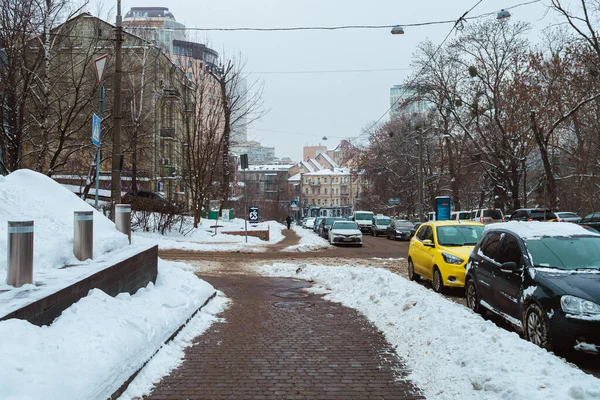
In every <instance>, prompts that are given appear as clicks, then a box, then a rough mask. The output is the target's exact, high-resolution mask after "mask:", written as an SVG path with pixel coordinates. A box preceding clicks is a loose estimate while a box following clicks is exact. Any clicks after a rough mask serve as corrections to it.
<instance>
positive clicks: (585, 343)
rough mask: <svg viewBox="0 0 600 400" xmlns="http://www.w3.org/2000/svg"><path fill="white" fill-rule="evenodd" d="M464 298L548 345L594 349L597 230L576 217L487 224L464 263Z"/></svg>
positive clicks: (599, 331) (598, 332) (599, 338)
mask: <svg viewBox="0 0 600 400" xmlns="http://www.w3.org/2000/svg"><path fill="white" fill-rule="evenodd" d="M466 279H467V282H466V289H465V293H466V298H467V305H468V306H469V307H470V308H471V309H472V310H473V311H475V312H478V313H484V311H485V310H489V311H491V312H493V313H495V314H498V315H499V316H500V317H501V318H504V319H505V320H506V321H508V322H509V323H510V324H512V325H514V326H515V328H517V329H518V330H520V331H522V332H523V333H524V336H525V337H526V338H527V339H528V340H529V341H531V342H533V343H535V344H537V345H538V346H540V347H543V348H545V349H548V350H560V349H567V348H575V349H576V350H582V351H588V352H596V353H598V352H600V234H596V233H592V232H590V231H587V230H586V229H585V228H583V227H581V226H579V225H576V224H544V223H541V222H535V221H534V222H527V223H523V222H508V223H506V224H499V225H494V226H493V227H490V228H489V229H486V231H485V232H484V234H483V236H482V237H481V240H480V241H479V243H478V244H477V246H476V247H475V249H474V250H473V252H472V253H471V257H470V258H469V262H468V264H467V278H466Z"/></svg>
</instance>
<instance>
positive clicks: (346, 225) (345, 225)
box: [333, 221, 358, 229]
mask: <svg viewBox="0 0 600 400" xmlns="http://www.w3.org/2000/svg"><path fill="white" fill-rule="evenodd" d="M333 229H358V226H357V225H356V223H355V222H345V221H344V222H336V223H335V224H334V225H333Z"/></svg>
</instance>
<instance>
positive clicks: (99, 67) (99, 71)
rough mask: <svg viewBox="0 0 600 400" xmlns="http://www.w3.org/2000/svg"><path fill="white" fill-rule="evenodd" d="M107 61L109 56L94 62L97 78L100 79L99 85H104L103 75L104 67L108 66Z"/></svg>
mask: <svg viewBox="0 0 600 400" xmlns="http://www.w3.org/2000/svg"><path fill="white" fill-rule="evenodd" d="M107 60H108V54H106V55H103V56H102V57H100V58H98V59H96V60H94V65H95V66H96V76H97V77H98V83H102V74H104V67H105V66H106V61H107Z"/></svg>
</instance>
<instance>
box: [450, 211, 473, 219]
mask: <svg viewBox="0 0 600 400" xmlns="http://www.w3.org/2000/svg"><path fill="white" fill-rule="evenodd" d="M470 220H471V211H452V212H451V213H450V221H470Z"/></svg>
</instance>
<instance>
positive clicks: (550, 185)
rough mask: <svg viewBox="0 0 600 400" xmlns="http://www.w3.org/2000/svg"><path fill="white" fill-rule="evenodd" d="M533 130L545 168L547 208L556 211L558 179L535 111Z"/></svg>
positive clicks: (533, 113)
mask: <svg viewBox="0 0 600 400" xmlns="http://www.w3.org/2000/svg"><path fill="white" fill-rule="evenodd" d="M531 129H532V131H533V135H534V137H535V142H536V143H537V146H538V149H539V151H540V157H541V159H542V165H543V167H544V176H545V179H544V183H545V185H544V186H545V189H546V190H545V192H546V193H545V194H546V196H545V197H546V206H547V207H550V208H551V209H556V207H557V205H558V199H557V198H556V179H554V173H553V172H552V165H551V164H550V157H549V156H548V142H547V140H545V139H544V135H543V133H542V132H541V129H540V128H539V126H538V124H537V120H536V114H535V111H532V112H531Z"/></svg>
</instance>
